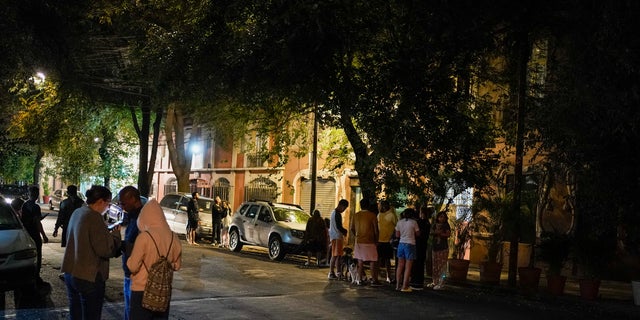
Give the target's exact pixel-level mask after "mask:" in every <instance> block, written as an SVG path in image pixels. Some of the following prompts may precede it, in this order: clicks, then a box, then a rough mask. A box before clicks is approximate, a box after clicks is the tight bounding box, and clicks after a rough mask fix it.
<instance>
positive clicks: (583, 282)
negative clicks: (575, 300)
mask: <svg viewBox="0 0 640 320" xmlns="http://www.w3.org/2000/svg"><path fill="white" fill-rule="evenodd" d="M579 284H580V296H581V297H582V298H583V299H586V300H595V299H596V298H598V292H599V291H600V279H580V281H579Z"/></svg>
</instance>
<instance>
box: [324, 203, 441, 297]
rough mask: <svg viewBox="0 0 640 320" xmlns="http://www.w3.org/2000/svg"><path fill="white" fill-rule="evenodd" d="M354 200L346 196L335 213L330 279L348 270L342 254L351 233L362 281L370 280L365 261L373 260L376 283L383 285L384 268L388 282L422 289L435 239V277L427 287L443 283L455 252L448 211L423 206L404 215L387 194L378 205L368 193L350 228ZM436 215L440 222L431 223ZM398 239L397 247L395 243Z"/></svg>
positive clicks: (405, 289) (358, 277)
mask: <svg viewBox="0 0 640 320" xmlns="http://www.w3.org/2000/svg"><path fill="white" fill-rule="evenodd" d="M348 206H349V202H348V201H347V200H344V199H342V200H340V201H339V203H338V206H337V207H336V208H335V209H334V210H333V212H332V213H331V219H330V223H329V238H330V241H331V244H330V247H331V262H330V264H329V274H328V278H329V279H341V278H343V276H344V275H343V274H342V273H341V272H342V270H343V266H342V263H343V262H344V261H342V260H343V256H344V246H345V241H346V239H347V235H349V239H350V241H349V243H352V244H353V258H354V259H356V261H357V271H356V272H355V274H352V275H351V276H352V277H355V281H354V282H355V283H356V284H358V285H362V284H364V283H365V279H366V272H365V263H368V264H369V269H370V270H371V271H370V272H371V278H370V280H369V283H370V285H371V286H380V285H382V284H381V282H380V280H379V274H380V271H381V269H382V268H384V269H385V271H386V281H387V283H390V284H392V283H395V284H396V290H399V291H402V292H411V291H413V290H422V289H423V288H424V283H425V277H424V275H425V268H426V262H427V258H428V254H427V252H428V248H429V245H431V250H432V254H431V257H432V258H433V260H432V282H431V283H429V284H428V285H427V287H429V288H433V289H435V290H439V289H442V288H443V286H444V278H445V277H444V275H445V272H446V263H447V257H448V253H449V250H448V249H449V247H448V242H449V241H448V239H449V237H450V236H451V227H450V226H449V223H448V217H447V214H446V212H439V213H438V214H437V215H435V217H434V213H435V210H434V208H433V207H428V206H423V207H421V208H420V211H419V212H418V211H416V210H415V209H413V208H407V209H405V210H404V211H403V212H402V215H401V217H398V216H397V215H396V213H395V211H394V210H393V209H392V208H391V206H390V204H389V202H388V201H386V200H383V201H381V202H380V203H379V205H378V206H376V204H375V203H371V202H370V201H369V200H368V199H366V198H363V199H362V200H360V209H361V210H360V211H358V212H356V213H355V214H354V215H353V216H352V217H351V218H350V224H349V230H347V229H346V228H344V226H343V222H342V214H343V212H344V211H345V210H346V209H347V208H348ZM430 219H434V222H433V223H431V222H430ZM394 242H395V243H396V244H397V247H394ZM394 253H395V254H394ZM392 258H395V261H396V262H395V266H396V272H395V276H394V275H393V273H392V266H391V259H392Z"/></svg>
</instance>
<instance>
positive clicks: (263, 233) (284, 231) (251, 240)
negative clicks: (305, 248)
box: [229, 201, 311, 261]
mask: <svg viewBox="0 0 640 320" xmlns="http://www.w3.org/2000/svg"><path fill="white" fill-rule="evenodd" d="M310 217H311V216H310V215H309V214H308V213H306V212H304V211H302V208H300V206H297V205H293V204H285V203H271V202H266V201H248V202H245V203H243V204H242V205H240V207H239V208H238V211H236V213H235V214H234V215H233V219H232V221H231V225H230V226H229V249H230V250H232V251H236V252H237V251H240V250H241V249H242V245H243V244H248V245H255V246H261V247H265V248H268V249H269V259H271V260H278V261H279V260H282V259H284V256H285V255H286V254H287V253H290V252H291V253H293V252H296V251H298V249H299V246H300V243H301V242H302V239H303V238H304V231H305V229H306V227H307V221H308V220H309V218H310Z"/></svg>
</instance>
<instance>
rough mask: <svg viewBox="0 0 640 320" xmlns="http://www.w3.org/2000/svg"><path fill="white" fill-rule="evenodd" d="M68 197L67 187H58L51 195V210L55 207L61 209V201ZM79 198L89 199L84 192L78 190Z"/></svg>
mask: <svg viewBox="0 0 640 320" xmlns="http://www.w3.org/2000/svg"><path fill="white" fill-rule="evenodd" d="M67 197H68V195H67V190H66V189H58V190H56V191H54V192H53V194H51V197H49V210H53V209H55V208H58V209H60V202H62V200H64V199H66V198H67ZM78 198H80V199H82V200H83V201H87V197H85V196H84V194H82V192H80V191H78Z"/></svg>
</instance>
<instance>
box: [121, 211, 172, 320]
mask: <svg viewBox="0 0 640 320" xmlns="http://www.w3.org/2000/svg"><path fill="white" fill-rule="evenodd" d="M138 229H139V230H140V234H139V235H138V237H137V238H136V242H135V244H134V246H133V251H132V252H131V256H130V257H129V260H127V267H128V268H129V270H130V271H131V303H130V310H129V316H130V318H131V319H152V318H153V319H168V318H169V309H170V308H167V310H166V311H165V312H162V313H159V312H152V311H151V310H148V309H145V308H143V307H142V295H143V294H144V288H145V285H146V283H147V277H148V270H149V268H151V265H153V264H154V263H155V262H156V261H157V260H158V258H159V256H158V251H159V252H160V253H161V254H163V255H164V254H166V255H167V256H166V257H167V260H169V262H171V264H172V266H173V270H174V271H177V270H180V267H181V264H182V246H181V245H180V238H178V235H177V234H175V233H173V232H172V231H171V229H170V228H169V224H167V220H166V218H165V217H164V213H162V208H161V207H160V205H159V204H158V201H156V200H155V199H154V200H149V202H147V204H145V205H144V207H142V211H140V215H139V216H138ZM152 237H153V239H152ZM154 242H155V243H154ZM156 246H157V249H156ZM167 252H168V254H167Z"/></svg>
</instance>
